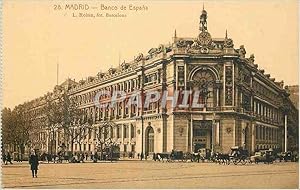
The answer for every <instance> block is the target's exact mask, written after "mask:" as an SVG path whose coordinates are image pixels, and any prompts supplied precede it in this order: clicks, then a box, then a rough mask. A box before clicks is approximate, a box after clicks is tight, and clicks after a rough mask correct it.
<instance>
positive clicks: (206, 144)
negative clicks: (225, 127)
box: [193, 120, 212, 152]
mask: <svg viewBox="0 0 300 190" xmlns="http://www.w3.org/2000/svg"><path fill="white" fill-rule="evenodd" d="M201 148H206V149H211V148H212V121H206V120H205V121H193V151H194V152H198V150H199V149H201Z"/></svg>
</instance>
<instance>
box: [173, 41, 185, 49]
mask: <svg viewBox="0 0 300 190" xmlns="http://www.w3.org/2000/svg"><path fill="white" fill-rule="evenodd" d="M176 46H177V47H179V48H182V47H187V43H186V41H185V40H179V41H178V42H177V43H176Z"/></svg>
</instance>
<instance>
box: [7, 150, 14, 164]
mask: <svg viewBox="0 0 300 190" xmlns="http://www.w3.org/2000/svg"><path fill="white" fill-rule="evenodd" d="M6 160H7V162H9V163H10V164H13V163H12V162H11V155H10V153H9V152H8V153H7V157H6Z"/></svg>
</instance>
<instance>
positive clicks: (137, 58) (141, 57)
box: [134, 53, 144, 62]
mask: <svg viewBox="0 0 300 190" xmlns="http://www.w3.org/2000/svg"><path fill="white" fill-rule="evenodd" d="M143 58H144V55H143V54H142V53H140V54H139V55H138V56H137V57H136V58H135V59H134V61H135V62H139V61H141V60H142V59H143Z"/></svg>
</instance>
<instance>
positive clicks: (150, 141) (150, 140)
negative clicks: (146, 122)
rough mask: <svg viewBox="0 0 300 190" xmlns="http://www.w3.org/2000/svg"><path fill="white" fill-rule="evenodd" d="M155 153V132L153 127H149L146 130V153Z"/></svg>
mask: <svg viewBox="0 0 300 190" xmlns="http://www.w3.org/2000/svg"><path fill="white" fill-rule="evenodd" d="M153 152H154V130H153V128H152V127H150V126H149V127H147V129H146V149H145V153H146V154H148V155H149V153H153Z"/></svg>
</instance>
